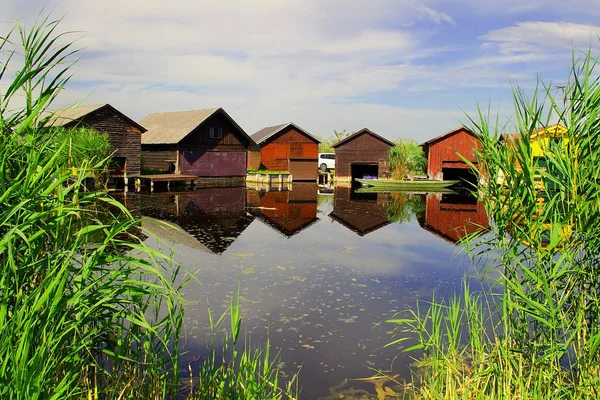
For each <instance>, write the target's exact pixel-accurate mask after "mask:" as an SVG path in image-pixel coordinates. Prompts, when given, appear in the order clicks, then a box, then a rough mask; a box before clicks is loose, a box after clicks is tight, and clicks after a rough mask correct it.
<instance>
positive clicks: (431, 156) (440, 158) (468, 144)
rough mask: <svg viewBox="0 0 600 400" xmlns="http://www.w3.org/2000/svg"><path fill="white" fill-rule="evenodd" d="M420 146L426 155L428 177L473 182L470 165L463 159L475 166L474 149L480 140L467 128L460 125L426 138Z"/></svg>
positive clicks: (479, 144) (479, 143)
mask: <svg viewBox="0 0 600 400" xmlns="http://www.w3.org/2000/svg"><path fill="white" fill-rule="evenodd" d="M421 146H422V147H423V151H424V152H425V156H426V157H427V175H428V176H429V179H432V180H436V181H442V180H446V181H447V180H455V179H465V180H468V181H470V182H474V178H475V177H474V174H473V172H472V171H471V166H470V165H469V164H468V163H467V162H465V159H466V160H468V161H469V162H471V163H473V164H474V165H475V167H477V159H476V158H475V151H476V150H480V149H481V140H480V139H479V137H478V136H477V135H476V134H474V133H473V132H471V131H470V130H469V129H467V128H465V127H464V126H461V127H459V128H457V129H454V130H451V131H450V132H446V133H444V134H443V135H440V136H438V137H435V138H433V139H431V140H428V141H427V142H425V143H423V144H421ZM463 157H464V159H463Z"/></svg>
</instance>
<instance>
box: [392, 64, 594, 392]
mask: <svg viewBox="0 0 600 400" xmlns="http://www.w3.org/2000/svg"><path fill="white" fill-rule="evenodd" d="M595 67H596V59H595V58H594V57H593V56H592V55H591V54H589V53H588V54H583V55H582V56H581V57H579V58H576V57H575V56H574V57H573V68H572V70H571V72H570V75H569V79H568V82H567V84H566V85H565V86H562V87H560V88H556V87H553V86H551V85H544V84H543V83H540V84H539V86H538V88H537V90H536V91H535V92H534V94H533V95H532V96H531V97H528V96H526V95H525V93H524V91H523V90H521V89H519V88H515V89H514V110H515V117H514V121H513V123H512V124H511V125H506V126H500V124H499V123H498V119H497V118H496V119H494V118H492V117H491V116H490V114H489V112H488V111H485V110H480V111H479V112H478V114H477V115H476V116H475V117H473V118H470V122H471V125H472V129H473V131H474V132H477V133H479V134H480V135H481V138H482V142H483V148H482V150H481V151H480V152H479V154H478V158H479V159H478V163H479V165H482V166H484V168H481V169H476V172H477V173H478V174H479V178H480V181H481V182H482V184H481V185H480V187H479V188H478V189H477V191H476V195H477V196H478V198H479V200H480V201H482V202H483V204H484V205H485V207H486V211H487V213H488V216H489V217H490V222H491V224H490V230H491V232H490V233H489V234H488V235H486V236H484V237H483V239H480V240H478V241H477V246H474V245H473V243H471V242H470V241H469V240H467V241H466V243H465V244H466V248H467V250H468V251H469V252H470V254H471V255H472V256H473V257H474V260H486V261H487V266H486V268H483V269H482V270H481V272H482V273H483V274H482V276H483V278H485V279H486V280H487V282H488V283H489V282H490V281H491V282H492V284H491V286H492V289H486V290H479V291H475V290H472V289H470V288H468V287H466V286H465V291H464V293H463V294H462V295H461V296H460V297H456V298H454V299H451V300H449V301H439V300H437V299H435V298H434V299H433V301H432V304H431V305H429V306H427V307H425V308H424V309H425V311H422V310H421V309H420V308H419V309H418V310H413V311H410V312H409V314H408V315H407V317H406V318H397V319H394V320H390V321H389V322H391V323H393V324H396V325H397V326H398V329H399V332H398V333H400V331H402V332H403V334H402V335H401V336H400V337H399V338H397V339H396V340H395V341H394V342H393V344H394V345H400V344H401V343H402V342H404V341H408V342H410V340H411V339H408V338H413V337H415V336H416V338H417V340H416V344H413V345H412V346H410V347H408V348H407V349H405V350H404V351H410V350H420V351H421V355H420V356H417V358H416V365H417V368H416V370H415V375H414V376H413V383H414V386H413V388H414V389H413V390H411V391H409V393H408V396H409V397H414V398H428V399H450V398H465V399H466V398H468V399H476V398H477V399H484V398H506V399H508V398H510V399H526V398H535V399H542V398H543V399H547V398H573V399H580V398H597V397H598V396H600V393H599V389H598V388H599V387H600V378H599V376H600V375H599V372H600V353H599V349H600V304H599V299H598V290H599V289H600V270H599V267H600V258H599V256H600V252H599V250H598V249H600V197H599V196H598V193H599V189H600V179H599V178H600V175H599V174H600V170H599V169H598V165H600V137H599V136H598V135H599V133H600V80H599V79H598V74H597V71H596V70H595ZM555 123H559V124H561V125H563V126H565V127H566V128H567V131H566V132H565V133H564V134H562V136H561V137H557V138H553V139H550V140H549V141H548V143H547V148H546V151H545V152H544V154H543V157H541V158H537V157H534V150H533V148H534V147H535V145H536V144H539V142H537V143H532V141H531V140H530V138H531V136H532V135H534V134H536V132H537V130H538V129H539V128H544V127H549V126H551V125H553V124H555ZM506 132H508V133H514V134H515V135H514V136H513V137H512V138H508V140H500V139H501V134H503V133H506ZM473 167H474V166H473ZM492 276H497V278H492Z"/></svg>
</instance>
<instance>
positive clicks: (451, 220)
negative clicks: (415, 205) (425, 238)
mask: <svg viewBox="0 0 600 400" xmlns="http://www.w3.org/2000/svg"><path fill="white" fill-rule="evenodd" d="M418 221H419V225H421V227H422V228H423V229H425V230H427V231H429V232H431V233H433V234H434V235H436V236H438V237H440V238H442V239H444V240H446V241H448V242H450V243H458V242H459V241H460V240H461V239H462V238H464V237H465V236H467V235H472V234H475V233H480V232H481V233H483V232H485V231H487V230H488V229H489V226H490V224H489V220H488V217H487V214H486V212H485V208H484V206H483V203H481V202H478V201H477V199H476V198H475V196H464V195H463V196H460V195H457V194H452V193H428V194H427V196H426V198H425V212H424V214H423V215H422V216H420V217H419V218H418Z"/></svg>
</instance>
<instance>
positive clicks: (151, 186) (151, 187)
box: [150, 178, 154, 192]
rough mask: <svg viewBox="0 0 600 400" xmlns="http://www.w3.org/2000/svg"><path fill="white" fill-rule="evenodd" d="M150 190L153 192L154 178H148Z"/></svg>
mask: <svg viewBox="0 0 600 400" xmlns="http://www.w3.org/2000/svg"><path fill="white" fill-rule="evenodd" d="M150 191H151V192H154V180H153V179H152V178H150Z"/></svg>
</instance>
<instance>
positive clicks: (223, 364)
mask: <svg viewBox="0 0 600 400" xmlns="http://www.w3.org/2000/svg"><path fill="white" fill-rule="evenodd" d="M239 299H240V295H239V293H238V294H237V296H236V297H235V298H233V299H231V301H230V304H229V308H228V310H227V311H226V312H225V313H223V314H222V315H221V316H220V317H219V318H218V319H215V318H214V315H213V313H212V311H211V310H210V308H209V322H210V324H211V331H212V332H223V329H224V328H223V326H224V324H225V321H226V319H227V316H229V321H230V327H229V329H228V330H225V332H224V338H223V339H224V342H223V345H221V346H219V347H215V346H214V345H213V343H209V344H208V345H209V349H208V354H207V356H205V357H204V359H203V361H202V362H201V364H200V371H199V373H198V374H197V376H196V375H194V373H193V372H192V369H191V367H190V377H194V378H193V379H190V384H189V398H190V399H198V400H211V399H232V400H236V399H239V400H242V399H266V400H294V399H298V396H299V390H298V374H295V375H293V376H285V377H284V378H285V382H282V380H283V379H281V378H280V375H283V373H282V371H281V368H280V364H279V355H273V354H272V349H271V343H270V342H269V340H268V339H267V342H266V343H265V344H264V345H262V346H260V347H256V346H251V345H249V344H248V343H249V342H248V340H247V338H244V341H243V345H242V346H241V348H240V336H239V335H240V332H241V322H242V318H241V316H240V315H241V314H240V303H239Z"/></svg>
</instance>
